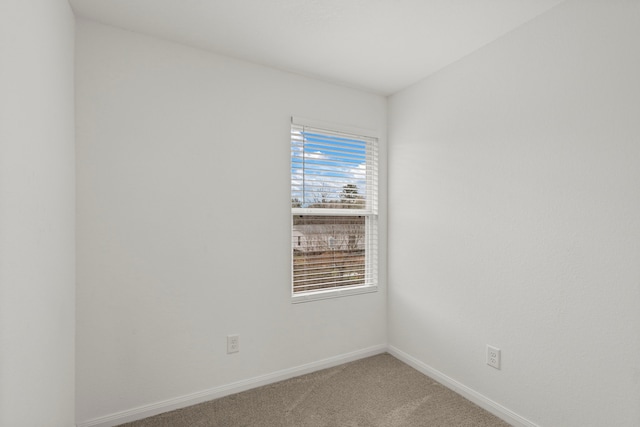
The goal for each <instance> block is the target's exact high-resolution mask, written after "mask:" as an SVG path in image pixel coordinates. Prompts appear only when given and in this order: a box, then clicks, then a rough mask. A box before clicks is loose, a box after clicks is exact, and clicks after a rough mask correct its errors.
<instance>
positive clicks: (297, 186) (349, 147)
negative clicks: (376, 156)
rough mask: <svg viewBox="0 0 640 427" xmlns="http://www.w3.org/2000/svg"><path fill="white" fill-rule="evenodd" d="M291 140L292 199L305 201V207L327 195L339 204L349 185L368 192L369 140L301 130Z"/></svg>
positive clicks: (359, 190) (361, 191)
mask: <svg viewBox="0 0 640 427" xmlns="http://www.w3.org/2000/svg"><path fill="white" fill-rule="evenodd" d="M291 138H292V144H291V198H292V199H293V198H296V199H298V200H301V201H303V207H306V206H308V205H309V204H311V203H314V202H315V201H316V200H317V199H320V198H322V196H323V195H325V197H326V198H328V199H331V200H336V201H337V200H339V198H340V194H341V193H342V189H343V187H344V186H345V185H347V184H353V185H356V186H357V187H358V193H359V194H361V195H364V194H365V193H366V154H367V151H366V147H367V143H366V141H364V140H358V139H352V138H344V137H338V136H334V135H327V134H321V133H317V132H301V131H292V134H291ZM303 164H304V166H305V168H306V170H307V173H306V175H305V176H304V179H303V170H302V167H303Z"/></svg>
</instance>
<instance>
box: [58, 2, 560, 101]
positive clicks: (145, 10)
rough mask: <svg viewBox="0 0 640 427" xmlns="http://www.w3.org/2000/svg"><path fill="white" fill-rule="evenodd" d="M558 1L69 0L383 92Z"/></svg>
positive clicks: (154, 31)
mask: <svg viewBox="0 0 640 427" xmlns="http://www.w3.org/2000/svg"><path fill="white" fill-rule="evenodd" d="M562 1H564V0H69V3H70V4H71V6H72V7H73V9H74V11H75V13H76V15H78V16H82V17H85V18H89V19H92V20H96V21H99V22H102V23H105V24H108V25H113V26H116V27H120V28H125V29H128V30H132V31H136V32H139V33H145V34H149V35H153V36H157V37H160V38H163V39H169V40H173V41H177V42H179V43H184V44H188V45H192V46H196V47H200V48H204V49H207V50H210V51H213V52H217V53H221V54H224V55H229V56H232V57H235V58H239V59H244V60H247V61H251V62H254V63H259V64H263V65H267V66H270V67H274V68H278V69H281V70H285V71H290V72H294V73H298V74H303V75H306V76H310V77H315V78H319V79H322V80H325V81H330V82H334V83H339V84H343V85H347V86H351V87H356V88H359V89H364V90H367V91H371V92H375V93H379V94H383V95H389V94H392V93H394V92H397V91H399V90H401V89H403V88H405V87H407V86H409V85H411V84H413V83H415V82H417V81H419V80H421V79H423V78H425V77H427V76H428V75H430V74H431V73H433V72H435V71H437V70H439V69H441V68H443V67H445V66H446V65H448V64H450V63H452V62H454V61H456V60H458V59H460V58H462V57H463V56H465V55H468V54H469V53H471V52H473V51H474V50H476V49H478V48H480V47H482V46H483V45H485V44H487V43H489V42H491V41H493V40H495V39H496V38H498V37H500V36H502V35H504V34H505V33H507V32H509V31H511V30H513V29H515V28H516V27H518V26H520V25H522V24H524V23H526V22H527V21H529V20H531V19H533V18H534V17H536V16H538V15H540V14H542V13H544V12H545V11H547V10H549V9H551V8H552V7H554V6H556V5H558V4H559V3H561V2H562Z"/></svg>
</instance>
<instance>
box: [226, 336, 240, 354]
mask: <svg viewBox="0 0 640 427" xmlns="http://www.w3.org/2000/svg"><path fill="white" fill-rule="evenodd" d="M239 351H240V335H227V354H231V353H237V352H239Z"/></svg>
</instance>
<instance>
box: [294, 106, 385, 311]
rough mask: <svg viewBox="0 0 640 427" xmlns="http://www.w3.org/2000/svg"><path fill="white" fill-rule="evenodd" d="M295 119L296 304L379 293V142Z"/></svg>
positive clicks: (371, 138)
mask: <svg viewBox="0 0 640 427" xmlns="http://www.w3.org/2000/svg"><path fill="white" fill-rule="evenodd" d="M310 123H311V122H309V121H308V120H303V119H297V118H294V119H293V120H292V124H291V236H292V238H291V243H292V244H291V253H292V278H293V279H292V282H293V283H292V295H293V299H294V302H301V301H306V300H310V299H320V298H329V297H335V296H340V295H346V294H353V293H361V292H371V291H375V290H376V289H377V267H378V260H377V253H378V251H377V247H378V233H377V222H378V197H377V196H378V195H377V192H378V188H377V186H378V140H377V138H374V137H373V136H371V135H365V134H362V132H353V133H352V132H351V131H347V132H345V131H343V129H339V130H336V129H335V127H333V126H332V127H331V128H332V129H330V127H329V126H325V125H317V124H315V123H311V124H310Z"/></svg>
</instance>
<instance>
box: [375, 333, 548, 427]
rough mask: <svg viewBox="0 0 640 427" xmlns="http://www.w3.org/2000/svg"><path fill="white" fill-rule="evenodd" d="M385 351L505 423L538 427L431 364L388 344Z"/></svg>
mask: <svg viewBox="0 0 640 427" xmlns="http://www.w3.org/2000/svg"><path fill="white" fill-rule="evenodd" d="M387 351H388V352H389V353H390V354H391V355H393V356H394V357H396V358H397V359H399V360H401V361H403V362H404V363H406V364H407V365H409V366H411V367H413V368H415V369H417V370H418V371H420V372H422V373H423V374H425V375H427V376H429V377H431V378H433V379H434V380H436V381H438V382H439V383H440V384H442V385H444V386H445V387H447V388H449V389H451V390H453V391H455V392H456V393H458V394H459V395H461V396H463V397H464V398H466V399H468V400H470V401H472V402H473V403H475V404H476V405H478V406H480V407H481V408H483V409H485V410H487V411H488V412H491V413H492V414H493V415H495V416H496V417H498V418H500V419H502V420H504V421H506V422H507V423H509V424H511V425H513V426H516V427H540V426H538V425H537V424H535V423H533V422H531V421H529V420H527V419H526V418H523V417H521V416H520V415H518V414H516V413H515V412H513V411H511V410H509V409H507V408H505V407H504V406H502V405H500V404H498V403H496V402H494V401H493V400H491V399H489V398H488V397H486V396H484V395H482V394H480V393H478V392H477V391H475V390H473V389H471V388H469V387H467V386H466V385H464V384H462V383H460V382H458V381H456V380H454V379H453V378H451V377H449V376H447V375H445V374H443V373H442V372H440V371H438V370H437V369H434V368H432V367H431V366H429V365H427V364H425V363H423V362H421V361H419V360H418V359H416V358H414V357H412V356H409V355H408V354H407V353H405V352H403V351H401V350H399V349H397V348H395V347H394V346H391V345H390V346H389V347H388V349H387Z"/></svg>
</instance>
